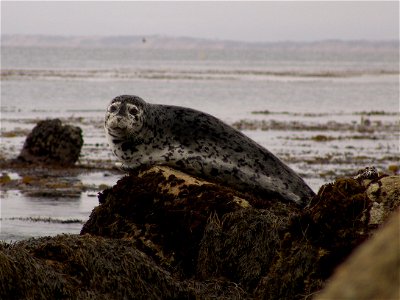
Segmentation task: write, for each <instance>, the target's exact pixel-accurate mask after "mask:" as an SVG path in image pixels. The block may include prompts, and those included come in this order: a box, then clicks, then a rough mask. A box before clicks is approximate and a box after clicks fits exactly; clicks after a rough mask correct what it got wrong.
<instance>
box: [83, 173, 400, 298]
mask: <svg viewBox="0 0 400 300" xmlns="http://www.w3.org/2000/svg"><path fill="white" fill-rule="evenodd" d="M397 180H399V177H397ZM366 190H367V186H366V185H364V184H362V182H360V181H358V180H356V179H354V178H341V179H338V180H337V181H335V182H334V183H331V184H327V185H324V186H323V187H321V189H320V191H319V192H318V195H317V196H316V197H315V198H314V199H313V200H312V202H311V203H310V205H309V206H308V207H307V208H305V209H303V210H301V209H300V208H299V207H297V206H296V205H294V204H291V203H282V202H279V201H276V199H265V198H259V197H256V196H254V195H251V194H250V192H249V193H247V194H246V193H238V192H236V191H234V190H232V189H230V188H226V187H221V186H219V185H217V184H213V183H210V182H206V181H203V180H200V179H195V178H193V177H190V176H187V175H186V174H184V173H182V172H178V171H175V170H173V169H169V168H166V167H153V168H150V169H145V170H142V171H141V172H138V173H135V174H131V175H130V176H126V177H124V178H122V179H121V180H120V181H119V182H118V183H117V185H115V186H114V187H113V188H111V189H108V190H105V191H104V192H103V193H101V194H100V196H99V201H100V203H101V204H100V206H98V207H97V208H95V209H94V210H93V212H92V215H91V216H90V219H89V221H88V222H87V223H86V224H85V225H84V227H83V229H82V232H81V233H82V234H83V233H89V234H92V235H100V236H107V237H114V238H131V239H132V240H133V241H134V244H135V247H137V248H138V249H140V250H141V251H143V252H144V253H146V254H147V255H149V256H150V257H152V258H153V259H154V260H155V261H156V262H157V263H158V264H159V265H160V266H163V267H164V268H165V269H167V270H169V271H170V272H171V273H172V274H175V276H178V277H179V278H192V277H195V278H197V279H198V280H200V281H206V280H211V279H213V280H215V279H217V278H223V279H224V280H225V282H229V283H233V284H237V285H238V286H239V287H241V288H242V289H243V290H244V291H245V292H246V294H248V295H252V296H254V297H256V298H263V299H301V298H303V296H304V295H309V294H312V293H315V292H316V291H318V290H319V289H321V288H322V287H323V285H324V282H325V280H326V279H327V278H329V276H330V275H331V274H332V272H333V270H334V269H335V267H336V266H337V265H338V264H340V263H341V262H342V261H343V260H344V259H345V258H346V257H347V256H348V255H349V254H350V253H351V251H352V250H353V249H354V248H355V247H356V246H357V245H359V244H361V243H362V242H363V241H364V240H366V239H367V238H368V237H369V236H370V235H371V232H372V231H371V230H372V229H374V228H375V227H373V226H371V224H370V223H369V220H370V211H371V208H372V201H371V199H370V198H369V197H368V195H367V193H366ZM387 207H388V208H389V207H390V208H393V206H387Z"/></svg>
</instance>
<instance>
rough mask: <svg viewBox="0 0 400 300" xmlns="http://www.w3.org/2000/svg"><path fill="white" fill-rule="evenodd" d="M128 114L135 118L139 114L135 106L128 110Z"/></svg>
mask: <svg viewBox="0 0 400 300" xmlns="http://www.w3.org/2000/svg"><path fill="white" fill-rule="evenodd" d="M128 112H129V114H131V115H133V116H136V115H137V114H138V112H139V110H138V108H137V107H136V106H131V107H129V108H128Z"/></svg>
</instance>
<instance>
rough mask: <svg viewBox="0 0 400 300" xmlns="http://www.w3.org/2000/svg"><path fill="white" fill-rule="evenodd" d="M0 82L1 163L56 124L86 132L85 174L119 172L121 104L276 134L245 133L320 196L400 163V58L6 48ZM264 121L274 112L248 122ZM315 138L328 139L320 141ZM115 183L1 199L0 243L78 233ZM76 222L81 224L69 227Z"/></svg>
mask: <svg viewBox="0 0 400 300" xmlns="http://www.w3.org/2000/svg"><path fill="white" fill-rule="evenodd" d="M357 49H358V50H357ZM1 74H2V82H1V85H2V89H1V128H2V133H1V147H0V159H1V158H3V159H4V158H13V157H15V156H17V155H18V153H19V151H20V150H21V148H22V145H23V142H24V140H25V136H26V134H27V133H28V132H29V131H30V130H31V129H32V128H33V127H34V126H35V124H36V122H37V121H38V120H41V119H45V118H54V117H58V118H61V119H62V120H64V121H65V122H67V123H70V124H73V125H77V126H80V127H81V128H82V130H83V137H84V146H83V149H82V155H81V159H80V163H81V164H84V165H85V164H89V165H92V166H93V165H95V166H96V165H101V164H106V165H109V166H111V165H112V164H113V163H114V162H116V159H115V158H114V157H113V155H112V153H111V152H110V151H109V149H108V146H107V142H106V139H105V136H104V131H103V117H104V111H105V107H106V106H107V104H108V102H109V101H110V100H111V99H112V98H113V97H115V96H117V95H121V94H136V95H139V96H141V97H142V98H144V99H145V100H146V101H148V102H150V103H161V104H169V105H180V106H186V107H191V108H195V109H199V110H202V111H205V112H207V113H210V114H212V115H214V116H216V117H218V118H220V119H222V120H223V121H225V122H227V123H228V124H235V123H237V122H239V121H243V120H247V121H248V122H250V123H254V124H256V125H257V122H260V121H264V122H266V123H267V124H269V125H271V124H272V125H273V126H271V127H268V128H261V127H257V126H255V127H254V128H245V129H244V130H243V132H244V133H245V134H246V135H248V136H250V137H251V138H252V139H254V140H255V141H257V142H258V143H260V144H261V145H263V146H264V147H266V148H268V149H269V150H270V151H271V152H273V153H274V154H276V155H277V156H278V157H279V158H281V160H283V161H284V162H285V163H287V164H288V165H289V166H290V167H292V168H293V169H294V170H295V171H297V172H298V173H299V174H300V175H301V176H302V177H304V179H305V181H306V182H307V183H308V184H309V185H310V186H311V187H312V188H313V189H314V190H315V191H317V190H318V188H319V187H320V186H321V185H322V184H323V183H326V182H328V181H330V180H333V179H334V178H335V177H336V176H341V175H351V174H352V173H354V172H355V171H356V170H357V169H360V168H363V167H366V166H370V165H375V166H376V167H377V168H378V170H380V171H384V172H385V171H387V170H388V167H389V166H390V165H398V162H399V159H400V156H399V144H398V141H399V130H398V129H399V81H398V80H399V72H398V49H397V48H396V47H394V48H390V47H389V48H385V49H383V50H382V49H380V48H376V49H375V48H374V47H371V48H368V49H364V48H362V47H361V46H360V47H359V48H354V47H352V48H351V49H350V48H349V49H347V48H346V47H342V48H341V49H339V50H338V49H335V48H332V49H330V48H329V47H328V48H327V47H324V48H321V49H320V50H318V49H317V50H315V49H314V50H313V51H306V50H304V49H301V50H298V51H297V50H296V49H292V48H290V49H286V50H285V49H283V50H282V49H280V50H274V49H267V50H265V49H264V50H263V49H247V50H246V49H241V50H238V49H236V50H231V51H230V50H229V49H225V50H222V49H220V50H215V49H210V50H207V49H184V50H183V49H173V50H165V49H164V50H162V49H152V50H151V49H150V50H149V49H147V50H143V51H141V50H138V49H136V50H129V49H124V48H120V49H101V48H92V49H87V48H82V49H79V48H77V49H71V48H29V47H17V48H15V47H13V48H10V47H3V48H2V71H1ZM266 110H267V111H269V112H270V113H269V114H253V113H252V112H255V111H266ZM274 124H275V125H274ZM277 124H278V125H279V124H281V125H282V126H277ZM327 124H334V125H332V126H328V127H326V125H327ZM365 124H367V126H364V127H362V126H361V125H365ZM368 124H369V125H368ZM326 128H328V129H326ZM360 128H363V129H362V130H360ZM318 135H320V136H325V137H326V138H327V140H326V141H320V140H318V139H317V138H316V137H317V136H318ZM2 172H6V173H10V174H12V172H13V170H2ZM117 178H118V176H111V177H108V178H105V177H104V176H103V173H101V172H100V173H99V172H98V173H93V174H91V175H88V176H87V177H81V178H78V180H80V181H82V182H84V183H85V184H86V185H92V186H93V189H92V191H91V192H88V193H86V192H85V193H82V194H80V195H79V196H78V197H76V198H67V197H61V198H57V199H49V198H45V197H29V196H27V195H25V194H24V193H21V192H20V191H18V190H13V191H7V192H5V191H2V195H1V196H2V197H1V208H2V211H1V218H2V221H1V225H2V230H1V234H0V239H5V240H13V239H21V238H25V237H30V236H40V235H53V234H57V233H61V232H66V233H67V232H68V233H78V232H79V231H80V228H81V226H82V222H84V221H85V220H86V219H87V218H88V216H89V214H90V211H91V209H92V208H93V207H94V206H95V205H97V198H96V197H95V195H96V193H97V190H96V187H98V185H100V184H108V185H113V184H114V183H115V182H116V180H117ZM92 196H94V197H92ZM29 217H34V218H39V219H35V220H33V221H32V220H31V221H29V220H28V219H27V218H29ZM47 218H50V220H51V222H47V221H46V220H47ZM69 219H77V220H79V222H78V221H77V222H75V223H63V222H61V221H63V220H64V221H65V220H69ZM53 220H54V222H53ZM57 220H58V221H57ZM60 220H61V221H60Z"/></svg>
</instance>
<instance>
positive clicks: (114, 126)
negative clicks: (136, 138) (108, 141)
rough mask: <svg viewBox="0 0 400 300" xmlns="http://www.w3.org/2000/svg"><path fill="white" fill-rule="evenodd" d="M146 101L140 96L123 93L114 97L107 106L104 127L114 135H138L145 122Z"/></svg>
mask: <svg viewBox="0 0 400 300" xmlns="http://www.w3.org/2000/svg"><path fill="white" fill-rule="evenodd" d="M145 107H146V102H144V101H143V100H142V99H141V98H140V97H137V96H129V95H122V96H118V97H116V98H114V99H113V100H112V101H111V103H110V104H109V105H108V107H107V112H106V116H105V123H104V127H105V130H106V132H107V133H108V134H109V135H111V136H113V137H124V136H125V137H126V136H132V135H136V134H138V133H139V132H140V130H141V129H142V127H143V124H144V111H145Z"/></svg>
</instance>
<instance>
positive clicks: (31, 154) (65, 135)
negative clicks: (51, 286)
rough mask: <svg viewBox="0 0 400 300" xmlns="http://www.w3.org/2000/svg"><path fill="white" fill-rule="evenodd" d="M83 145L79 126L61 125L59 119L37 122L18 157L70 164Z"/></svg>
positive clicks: (32, 160)
mask: <svg viewBox="0 0 400 300" xmlns="http://www.w3.org/2000/svg"><path fill="white" fill-rule="evenodd" d="M82 145H83V138H82V130H81V129H80V128H79V127H76V126H71V125H63V124H62V123H61V121H60V120H59V119H51V120H44V121H40V122H38V123H37V125H36V126H35V127H34V128H33V130H32V131H31V133H30V134H29V135H28V137H27V138H26V140H25V143H24V146H23V149H22V150H21V153H20V155H19V156H18V159H19V160H20V161H25V162H29V163H46V164H55V165H72V164H74V163H75V162H76V161H77V160H78V158H79V154H80V151H81V148H82Z"/></svg>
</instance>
